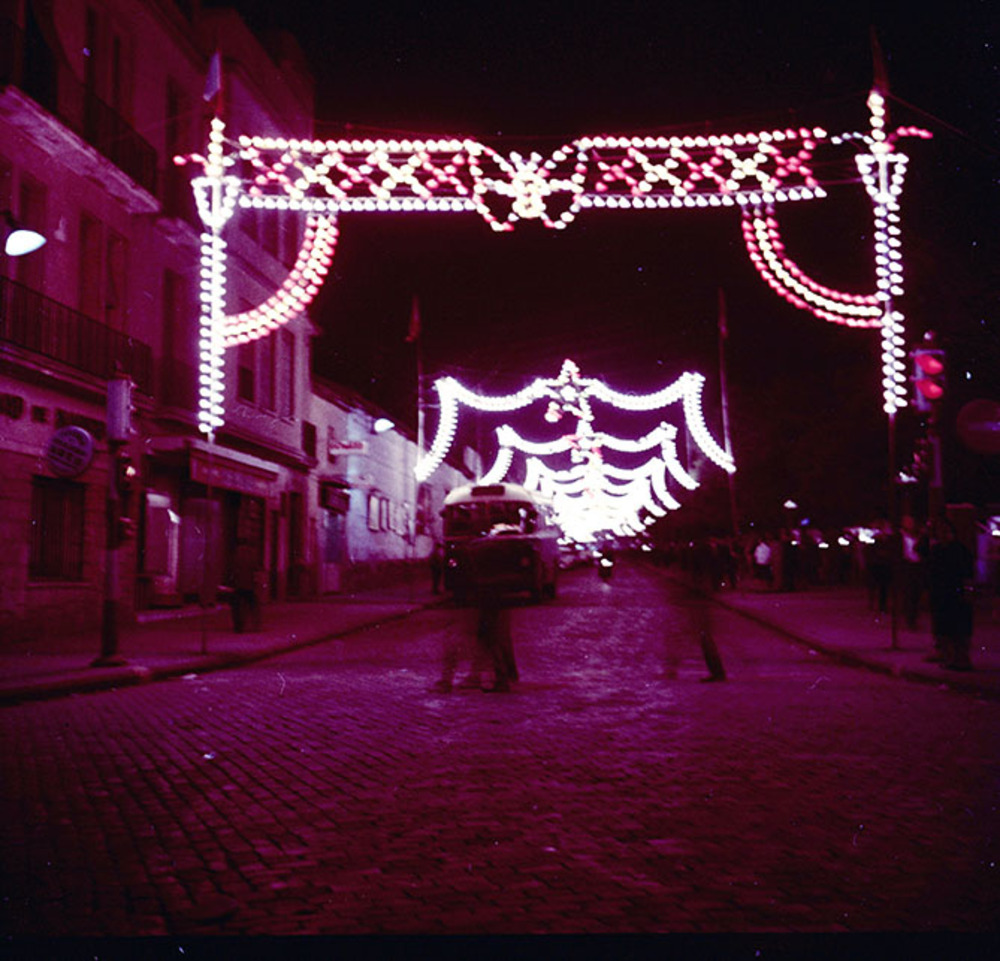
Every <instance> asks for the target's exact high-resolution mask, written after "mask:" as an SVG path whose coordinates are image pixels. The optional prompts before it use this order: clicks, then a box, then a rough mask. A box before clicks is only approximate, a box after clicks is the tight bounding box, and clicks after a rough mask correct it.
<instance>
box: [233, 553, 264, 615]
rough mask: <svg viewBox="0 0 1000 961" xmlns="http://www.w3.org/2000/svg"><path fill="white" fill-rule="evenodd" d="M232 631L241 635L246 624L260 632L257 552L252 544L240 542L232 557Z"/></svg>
mask: <svg viewBox="0 0 1000 961" xmlns="http://www.w3.org/2000/svg"><path fill="white" fill-rule="evenodd" d="M232 605H233V630H234V631H236V633H237V634H242V633H243V631H245V630H246V628H247V626H248V624H249V626H250V628H251V630H254V631H259V630H260V601H259V600H258V599H257V552H256V551H255V550H254V547H253V545H252V544H249V543H247V542H246V541H240V542H239V544H238V545H237V547H236V553H235V555H234V556H233V598H232Z"/></svg>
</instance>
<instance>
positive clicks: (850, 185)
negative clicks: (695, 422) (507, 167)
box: [229, 0, 1000, 525]
mask: <svg viewBox="0 0 1000 961" xmlns="http://www.w3.org/2000/svg"><path fill="white" fill-rule="evenodd" d="M229 5H233V6H236V7H237V9H239V10H241V12H243V13H244V16H245V18H246V19H247V21H248V23H249V24H250V25H251V26H252V27H254V28H255V29H258V30H261V29H271V28H278V27H282V28H286V29H288V30H290V31H291V32H292V33H293V34H295V36H296V37H297V39H298V40H299V42H300V44H301V45H302V47H303V49H304V50H305V52H306V55H307V58H308V59H309V62H310V64H311V66H312V68H313V70H314V73H315V75H316V78H317V117H318V126H317V133H318V134H319V135H321V136H339V135H342V134H344V133H346V132H353V133H358V132H365V133H368V132H380V131H381V132H385V133H392V134H394V135H399V134H404V133H405V134H417V135H419V134H441V133H447V134H465V135H471V136H474V137H476V138H478V139H480V140H482V141H484V142H487V143H489V144H491V145H492V146H493V147H495V148H496V149H498V150H500V151H501V152H507V153H509V152H511V151H520V152H522V153H523V152H525V151H530V150H536V151H538V152H539V153H541V154H543V155H547V154H549V153H551V151H552V150H554V149H555V148H556V147H558V146H560V145H561V144H563V143H564V142H566V141H568V140H570V139H572V138H574V137H577V136H580V135H583V134H599V133H627V134H632V133H639V132H643V133H645V132H655V133H659V132H664V133H703V132H717V133H737V132H740V131H750V130H759V129H766V128H770V127H772V126H786V125H795V126H797V125H799V124H805V125H809V126H823V127H825V128H827V129H829V130H831V131H846V130H863V129H865V128H866V123H867V111H866V108H865V99H866V96H867V92H868V90H869V89H870V87H871V84H872V52H871V51H872V47H871V41H870V28H871V26H874V27H875V29H876V34H877V37H878V40H879V42H880V44H881V47H882V50H883V53H884V58H885V63H886V68H887V71H888V80H889V86H890V94H891V101H890V110H891V115H890V120H891V124H892V126H893V127H895V126H898V125H902V124H914V125H918V126H922V127H926V128H928V129H929V130H931V131H932V132H933V134H934V139H933V140H931V141H916V140H907V141H905V142H904V148H903V149H905V150H906V151H907V152H908V153H909V155H910V157H911V163H910V167H909V172H908V174H907V181H906V186H905V187H904V190H903V195H902V208H903V209H902V216H903V231H904V233H903V255H904V261H905V272H906V295H905V297H904V298H902V299H901V301H900V302H899V304H898V306H899V307H900V308H901V309H902V310H903V311H904V313H905V314H906V316H907V324H908V335H909V337H910V339H911V341H915V340H917V339H918V338H919V336H920V335H921V334H922V333H923V332H924V331H925V330H928V329H934V330H936V331H938V332H939V334H940V336H941V338H942V340H943V341H944V344H945V346H946V347H947V349H948V351H949V394H948V404H947V407H946V410H945V414H946V422H947V420H948V418H951V420H953V418H954V414H955V412H956V411H957V409H958V407H959V406H960V405H961V403H962V402H964V401H965V400H969V399H973V398H977V397H989V398H992V399H1000V387H998V381H1000V376H998V373H997V372H998V371H1000V336H998V333H997V331H998V328H1000V324H998V320H1000V318H998V310H997V294H998V287H1000V283H998V274H997V265H998V263H1000V260H998V254H1000V249H998V248H1000V244H998V227H997V224H998V214H1000V204H998V202H997V201H998V156H1000V154H998V143H1000V138H998V128H997V112H998V104H1000V97H998V93H1000V75H998V66H997V53H998V45H997V41H998V34H1000V30H998V15H997V14H996V13H995V12H994V11H995V9H996V7H995V4H994V3H990V2H982V3H978V2H970V0H958V2H955V3H948V4H943V3H939V4H921V5H919V6H918V5H915V4H911V3H906V4H896V5H872V4H868V3H859V2H853V0H848V2H842V3H838V4H828V3H823V4H811V3H801V4H789V3H772V2H769V3H766V4H737V3H728V4H727V3H716V2H706V0H699V2H698V3H689V4H681V3H672V2H671V3H667V2H662V0H661V2H658V3H605V4H600V5H597V4H580V3H578V2H565V3H545V2H539V3H532V4H528V3H522V2H515V3H499V4H489V5H487V4H469V3H468V2H463V3H458V2H440V0H438V2H433V3H429V2H428V3H420V2H395V3H393V2H379V0H374V2H369V3H364V4H356V5H348V4H346V3H335V2H322V3H320V2H317V3H314V4H305V3H301V2H296V0H286V2H284V3H280V4H274V3H263V2H256V0H255V2H244V3H235V4H229ZM758 7H759V8H763V9H764V10H766V12H762V11H761V10H758V9H755V8H758ZM820 175H821V177H829V178H831V179H833V180H835V181H837V183H836V185H835V186H832V187H830V188H829V194H830V196H829V197H828V198H827V199H826V200H821V201H813V202H806V203H800V204H787V205H784V206H783V207H782V208H781V211H780V213H781V215H782V224H783V228H784V230H785V234H786V240H787V244H788V250H789V254H790V255H791V257H792V258H793V259H794V260H796V261H797V262H798V263H799V264H800V265H801V266H802V267H803V268H804V269H805V270H806V271H807V273H809V274H811V275H812V276H814V277H815V278H816V279H817V280H820V281H821V282H824V283H827V284H828V285H829V286H832V287H840V288H843V289H847V290H852V291H858V292H865V291H868V290H871V289H873V287H874V266H873V262H872V255H871V247H870V244H871V207H870V204H869V202H868V199H867V197H866V195H865V193H864V189H863V187H862V186H861V185H860V183H859V181H858V177H857V174H856V172H855V171H854V170H853V168H852V167H851V166H850V165H845V164H839V165H835V166H831V167H830V168H829V169H827V170H821V171H820ZM340 227H341V234H340V241H339V244H338V249H337V255H336V257H335V260H334V266H333V271H332V273H331V277H330V278H329V279H328V281H327V283H326V286H325V288H324V290H323V293H322V294H321V296H320V299H319V302H318V310H317V311H316V312H315V316H316V318H317V320H318V322H319V324H320V326H321V327H322V330H323V335H322V336H321V337H320V338H318V339H317V341H316V342H315V344H314V351H315V359H314V367H315V369H316V371H317V372H318V373H320V374H323V375H325V376H327V377H330V378H331V379H333V380H338V381H342V382H346V383H348V384H349V385H351V386H353V387H354V388H355V389H357V390H359V391H360V392H362V393H363V394H365V395H366V396H369V397H371V398H372V399H374V400H376V401H378V402H379V403H381V404H382V405H383V406H385V407H386V408H387V409H388V410H389V411H390V412H392V413H393V414H394V415H395V416H397V417H398V418H400V419H401V420H409V421H411V422H414V421H415V414H414V411H415V407H416V379H415V372H416V352H415V349H414V347H413V346H412V345H408V344H406V343H405V342H404V340H405V336H406V332H407V326H408V322H409V315H410V304H411V298H412V297H413V295H414V294H416V295H417V296H418V297H419V303H420V311H421V318H422V324H423V338H422V342H421V346H422V353H423V365H424V370H425V373H426V374H427V375H428V378H429V379H432V378H433V377H435V376H438V375H441V374H444V373H450V374H454V375H455V376H457V377H459V379H460V380H462V381H463V382H464V383H466V384H468V385H469V386H472V387H475V388H476V389H478V390H480V391H482V392H486V393H500V392H506V391H508V390H511V389H516V388H518V387H520V386H523V384H524V383H525V382H527V381H528V380H529V379H531V378H534V377H537V376H550V375H552V376H554V375H555V374H556V373H557V372H558V368H559V365H560V363H561V361H562V359H563V358H565V357H572V358H573V359H575V360H576V361H577V362H578V363H579V364H580V366H581V368H582V370H583V373H584V374H585V375H590V376H598V377H601V378H603V379H605V380H606V381H607V382H609V383H610V384H611V385H612V386H614V387H616V388H618V389H622V390H630V389H631V390H650V389H654V388H656V387H660V386H663V385H665V384H666V383H669V382H671V381H673V380H674V379H675V378H676V376H678V375H679V374H680V373H681V372H682V371H683V370H686V369H696V370H700V371H701V372H703V373H704V374H705V375H706V376H707V378H708V384H709V386H708V387H707V389H706V401H707V410H706V418H707V421H708V423H709V426H710V429H712V430H713V432H714V433H715V434H716V436H717V437H721V420H720V413H719V397H720V389H719V364H718V339H717V323H716V321H717V304H718V292H719V290H720V289H722V290H723V291H724V293H725V298H726V303H727V307H728V321H729V329H730V338H729V341H728V342H727V345H726V347H727V364H728V385H729V402H730V416H731V423H732V442H733V449H734V454H735V456H736V461H737V464H738V466H739V473H738V475H737V494H738V500H739V502H740V510H741V514H742V515H743V518H744V520H745V521H750V520H752V521H754V522H755V523H757V524H758V525H765V524H772V523H774V522H775V519H776V518H778V517H779V516H780V510H779V505H780V504H781V502H783V501H784V500H785V498H787V497H793V498H795V499H796V500H798V501H799V502H800V503H803V504H804V505H807V506H808V509H809V510H810V512H811V513H813V514H814V515H815V517H816V519H817V521H818V522H822V523H826V522H829V523H847V522H856V523H857V522H863V521H867V520H870V519H872V518H873V517H874V516H876V515H877V514H879V513H880V512H882V511H884V505H885V503H886V492H885V486H886V480H885V478H886V474H887V461H886V446H887V445H886V433H887V431H886V419H885V415H884V414H883V413H882V410H881V396H880V390H881V388H880V379H881V373H880V363H879V347H878V334H877V332H875V331H857V330H851V329H848V328H844V327H841V326H839V325H833V324H829V323H825V322H823V321H821V320H818V319H816V318H815V317H813V316H812V315H811V314H809V313H807V312H805V311H801V310H797V309H795V308H793V307H791V306H789V305H788V304H786V303H785V302H784V301H783V300H781V299H780V298H779V297H778V296H777V295H776V294H774V293H773V292H772V291H771V290H770V288H768V287H767V286H766V285H765V283H764V281H763V280H762V279H761V278H760V277H759V276H758V275H757V273H756V271H755V270H754V269H753V268H752V266H751V265H750V261H749V258H748V257H747V255H746V252H745V248H744V246H743V243H742V240H741V237H740V219H739V214H738V212H737V211H735V210H732V209H722V210H709V211H703V210H697V211H678V212H674V211H669V212H626V211H613V212H588V211H583V212H581V213H580V215H579V216H578V218H577V220H576V221H575V222H574V223H573V224H571V225H570V226H569V227H568V228H567V229H566V230H565V231H560V232H555V231H550V230H546V229H545V228H544V227H542V226H541V225H540V224H539V223H537V222H525V221H521V222H520V223H519V224H518V226H517V228H516V229H515V230H514V231H513V232H512V233H508V234H497V233H494V232H493V231H492V230H490V228H489V227H488V225H487V224H486V223H485V222H483V221H482V220H481V219H480V218H479V217H477V216H476V215H474V214H448V215H445V214H409V215H372V214H368V215H346V214H345V215H343V216H342V217H341V219H340ZM433 426H434V414H433V412H431V413H429V414H428V428H429V429H430V430H432V429H433ZM597 426H599V427H600V426H604V425H600V424H599V425H597ZM898 427H899V436H900V461H901V462H902V461H905V460H906V459H907V458H908V456H909V444H910V442H911V438H912V436H914V435H915V433H916V432H917V431H918V430H919V423H918V422H917V421H916V418H915V417H914V416H913V415H912V414H909V413H906V414H903V415H901V416H900V418H899V419H898ZM946 451H947V453H948V478H947V481H948V491H947V492H948V496H949V499H950V500H953V501H955V500H972V499H975V500H978V501H983V500H986V499H991V500H994V501H1000V470H998V467H997V464H996V461H997V458H995V457H994V458H992V459H990V458H985V457H979V456H972V455H970V454H969V453H968V452H966V451H964V449H962V448H961V445H959V444H958V443H957V442H955V441H954V440H953V438H950V439H948V440H947V442H946ZM717 473H718V474H719V478H720V479H721V478H722V477H723V476H724V475H722V473H721V471H720V472H717ZM709 509H711V508H709Z"/></svg>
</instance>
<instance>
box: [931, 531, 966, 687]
mask: <svg viewBox="0 0 1000 961" xmlns="http://www.w3.org/2000/svg"><path fill="white" fill-rule="evenodd" d="M972 576H973V556H972V551H970V550H969V549H968V548H967V547H966V546H965V545H964V544H963V543H962V542H961V541H960V540H958V538H957V537H956V535H955V526H954V525H953V524H952V523H951V521H949V520H947V519H946V518H939V519H938V521H937V523H936V524H935V527H934V541H933V542H932V544H931V547H930V552H929V554H928V558H927V577H928V583H929V588H930V602H931V631H932V633H933V636H934V651H933V652H932V653H931V654H930V655H929V656H928V657H927V660H928V661H932V662H938V663H940V664H941V665H942V666H943V667H945V668H947V669H948V670H950V671H971V670H972V669H973V667H972V661H971V660H970V658H969V647H970V644H971V642H972V599H971V597H970V592H971V581H972Z"/></svg>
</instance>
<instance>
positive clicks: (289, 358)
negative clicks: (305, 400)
mask: <svg viewBox="0 0 1000 961" xmlns="http://www.w3.org/2000/svg"><path fill="white" fill-rule="evenodd" d="M281 354H282V361H283V372H284V377H283V378H282V385H281V387H282V390H281V411H280V413H281V416H282V417H293V416H294V415H295V334H293V333H292V332H291V331H290V330H283V331H282V332H281Z"/></svg>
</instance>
